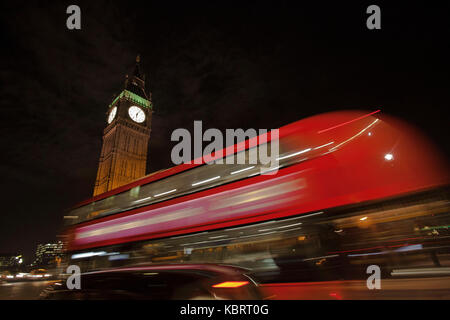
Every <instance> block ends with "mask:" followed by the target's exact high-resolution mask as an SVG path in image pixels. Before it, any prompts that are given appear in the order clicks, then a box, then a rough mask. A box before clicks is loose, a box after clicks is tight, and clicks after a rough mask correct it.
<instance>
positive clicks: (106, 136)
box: [94, 56, 153, 196]
mask: <svg viewBox="0 0 450 320" xmlns="http://www.w3.org/2000/svg"><path fill="white" fill-rule="evenodd" d="M139 63H140V58H139V56H137V58H136V67H135V69H134V72H133V75H132V76H131V77H128V75H127V76H126V79H125V86H124V89H123V91H122V92H121V93H120V94H119V95H118V96H117V97H116V98H115V99H114V100H113V101H112V103H111V104H110V105H109V108H108V111H107V116H106V120H107V126H106V128H105V130H104V131H103V145H102V151H101V154H100V161H99V165H98V171H97V180H96V181H95V187H94V196H96V195H98V194H101V193H104V192H107V191H109V190H111V189H115V188H117V187H120V186H122V185H124V184H127V183H129V182H131V181H133V180H135V179H137V178H140V177H142V176H144V175H145V169H146V163H147V147H148V140H149V138H150V131H151V121H152V108H153V106H152V102H151V93H150V94H149V96H147V94H146V92H145V75H143V74H142V73H141V71H140V66H139Z"/></svg>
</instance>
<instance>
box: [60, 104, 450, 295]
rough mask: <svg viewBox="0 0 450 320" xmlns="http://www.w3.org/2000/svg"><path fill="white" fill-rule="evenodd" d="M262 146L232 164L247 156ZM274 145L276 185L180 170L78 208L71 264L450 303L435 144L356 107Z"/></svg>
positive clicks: (443, 189)
mask: <svg viewBox="0 0 450 320" xmlns="http://www.w3.org/2000/svg"><path fill="white" fill-rule="evenodd" d="M253 139H256V140H252V139H248V140H247V141H242V142H239V143H236V144H235V145H234V146H231V147H228V148H225V149H224V150H223V155H224V156H223V157H224V158H226V157H234V156H236V155H237V154H241V155H242V154H243V155H244V157H245V158H246V159H248V158H249V152H250V151H249V150H250V149H249V148H250V146H252V148H259V147H261V146H262V143H260V144H258V142H259V141H260V140H258V139H257V138H253ZM252 141H253V142H255V141H256V144H257V145H256V146H255V144H254V143H253V144H252ZM265 143H268V144H270V143H271V140H270V137H269V139H268V141H266V142H265ZM279 148H280V150H279V156H278V162H279V163H278V166H277V168H276V169H277V170H278V171H277V173H276V174H273V175H268V174H261V169H262V167H264V165H262V164H250V163H246V164H233V165H227V164H217V163H215V164H205V163H204V162H203V163H202V164H182V165H179V166H176V167H173V168H170V169H167V170H163V171H159V172H156V173H153V174H150V175H148V176H146V177H144V178H142V179H139V180H137V181H135V182H133V183H130V184H128V185H125V186H123V187H120V188H118V189H115V190H112V191H110V192H107V193H105V194H102V195H99V196H96V197H94V198H92V199H90V200H87V201H85V202H83V203H81V204H80V205H78V206H77V207H75V208H74V209H73V210H72V211H71V212H70V213H69V214H68V216H69V217H68V218H70V219H66V220H67V222H68V226H67V235H68V250H69V256H70V262H69V264H76V265H78V266H80V267H81V269H82V270H83V271H93V270H104V269H113V268H123V267H125V266H130V265H139V264H142V263H144V264H151V265H153V264H155V265H157V264H166V265H167V264H221V265H233V266H238V267H241V268H245V270H248V275H249V277H251V279H252V280H253V281H255V283H257V285H258V287H259V288H260V290H261V292H262V293H263V296H264V298H267V299H359V298H363V299H367V298H382V299H385V298H388V299H389V298H400V299H401V298H416V297H417V298H427V297H431V298H444V299H445V298H450V293H449V292H450V280H449V279H450V231H449V227H450V214H449V188H448V185H449V174H448V168H447V162H446V160H444V159H443V158H442V157H441V156H440V155H439V152H438V151H437V150H436V149H435V148H434V146H433V145H432V144H431V143H430V142H429V141H427V139H426V138H424V137H423V136H422V135H421V134H420V133H418V132H416V130H415V129H413V128H411V127H410V126H408V125H407V124H404V123H403V122H401V121H399V120H397V119H394V118H391V117H389V116H386V115H384V114H382V113H381V112H378V111H375V112H370V113H367V112H359V111H347V112H333V113H326V114H321V115H317V116H313V117H310V118H306V119H304V120H300V121H297V122H294V123H292V124H289V125H286V126H284V127H281V128H280V130H279ZM267 149H270V148H267ZM211 156H212V158H214V155H211ZM216 158H217V156H216ZM266 169H270V168H266ZM371 265H376V266H378V267H379V269H380V271H381V289H380V290H369V288H368V287H367V285H366V281H367V278H368V277H369V276H370V275H371V274H368V273H367V268H368V266H371Z"/></svg>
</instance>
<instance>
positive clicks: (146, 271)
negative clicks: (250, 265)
mask: <svg viewBox="0 0 450 320" xmlns="http://www.w3.org/2000/svg"><path fill="white" fill-rule="evenodd" d="M246 273H247V270H246V269H243V268H238V267H234V266H226V265H215V264H176V265H175V264H174V265H150V266H134V267H126V268H120V269H109V270H101V271H93V272H88V273H83V274H81V278H80V279H81V289H72V290H69V289H68V288H67V285H66V281H58V282H56V283H53V284H52V285H51V286H50V287H49V288H47V289H45V290H44V291H43V292H42V293H41V299H49V300H114V299H119V300H128V299H137V300H187V299H199V300H208V299H231V300H239V299H245V300H254V299H261V296H260V293H259V290H258V286H257V284H256V283H255V282H254V281H253V280H252V279H251V278H250V277H249V276H248V275H247V274H246Z"/></svg>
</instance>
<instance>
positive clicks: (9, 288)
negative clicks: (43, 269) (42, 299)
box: [0, 281, 51, 300]
mask: <svg viewBox="0 0 450 320" xmlns="http://www.w3.org/2000/svg"><path fill="white" fill-rule="evenodd" d="M50 284H51V281H29V282H0V300H36V299H38V298H39V294H40V293H41V292H42V290H44V289H45V288H46V287H47V286H49V285H50Z"/></svg>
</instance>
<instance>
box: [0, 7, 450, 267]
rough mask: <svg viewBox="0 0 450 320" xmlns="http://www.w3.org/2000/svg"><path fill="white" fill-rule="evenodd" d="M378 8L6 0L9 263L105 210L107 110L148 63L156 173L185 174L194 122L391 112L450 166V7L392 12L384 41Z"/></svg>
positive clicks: (2, 237)
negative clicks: (85, 208)
mask: <svg viewBox="0 0 450 320" xmlns="http://www.w3.org/2000/svg"><path fill="white" fill-rule="evenodd" d="M70 4H78V5H79V6H80V7H81V11H82V29H81V30H79V31H71V30H67V28H66V18H67V14H66V13H65V12H66V8H67V6H68V5H70ZM370 4H373V3H372V2H365V3H364V2H363V3H359V4H357V3H347V2H345V1H338V2H336V1H334V2H330V3H329V4H327V3H324V2H320V3H318V4H317V5H311V4H308V5H306V4H299V3H298V2H297V1H277V2H268V1H246V2H244V3H241V2H233V1H221V2H211V1H183V2H181V1H178V2H176V1H164V2H157V3H152V2H149V1H146V2H135V1H76V2H73V3H72V1H71V2H68V1H54V2H47V1H5V2H2V4H1V5H0V21H1V25H0V32H1V41H2V50H1V51H0V55H1V59H0V61H1V69H0V74H1V85H0V108H1V114H2V124H1V127H0V130H1V131H0V147H1V151H2V152H1V156H2V157H1V158H2V159H1V163H0V177H1V180H2V184H1V205H2V206H1V208H2V209H1V213H0V252H15V251H18V252H24V253H25V254H27V255H28V261H27V262H30V259H31V257H30V255H31V254H32V253H33V252H34V249H35V246H36V245H37V243H40V242H47V241H51V240H54V239H55V235H56V234H57V233H58V232H59V231H60V227H61V224H62V215H63V210H64V209H65V208H68V207H70V206H72V205H73V204H75V203H77V202H79V201H81V200H84V199H85V198H88V197H90V196H91V194H92V191H93V184H94V182H95V176H96V170H97V161H98V158H99V154H100V148H101V136H102V130H103V128H104V127H105V119H106V110H107V106H108V104H109V103H110V102H111V100H112V96H113V94H115V93H119V92H120V90H121V88H122V85H123V80H124V75H125V74H126V73H130V72H131V71H132V68H133V66H134V59H135V57H136V54H137V53H140V54H141V58H142V59H141V61H142V66H143V69H144V72H145V73H146V74H147V79H148V82H147V88H148V89H150V90H151V91H152V92H153V103H154V106H155V113H154V118H153V124H152V126H153V127H152V137H151V140H150V146H149V161H148V168H147V171H148V172H152V171H155V170H158V169H162V168H166V167H168V166H171V163H170V150H171V147H172V146H173V143H171V142H170V134H171V133H172V131H173V130H174V129H176V128H180V127H183V128H188V129H190V128H192V126H193V121H194V120H203V122H204V127H205V128H208V127H214V128H219V129H225V128H239V127H241V128H249V127H252V128H277V127H279V126H281V125H284V124H287V123H290V122H293V121H295V120H299V119H301V118H304V117H307V116H310V115H313V114H317V113H321V112H326V111H333V110H343V109H366V110H375V109H378V108H381V109H382V110H383V111H384V112H387V113H390V114H393V115H396V116H399V117H401V118H403V119H405V120H408V121H409V122H412V123H413V124H415V125H416V126H418V127H419V128H421V129H422V130H423V131H424V132H425V133H426V134H428V135H429V136H430V137H431V138H432V139H433V140H434V141H435V142H436V143H437V144H439V145H440V146H441V148H442V149H443V151H444V152H445V153H446V154H447V155H448V154H449V143H448V137H449V129H448V126H449V117H448V114H449V113H448V109H449V101H450V100H449V98H450V97H449V84H450V81H449V77H450V73H449V57H450V55H449V54H450V52H449V51H450V50H449V35H450V32H449V28H450V27H449V23H448V16H449V15H450V5H448V4H446V5H444V4H441V3H439V5H438V4H433V5H432V6H430V5H429V4H428V5H427V2H422V3H418V2H402V3H400V2H398V1H396V2H395V4H396V5H395V7H394V6H393V4H392V3H391V4H390V5H388V4H383V3H376V4H379V5H380V7H381V10H382V29H381V30H375V31H371V30H368V29H367V28H366V18H367V16H368V15H367V14H366V13H365V11H366V8H367V6H368V5H370ZM26 258H27V257H26Z"/></svg>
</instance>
